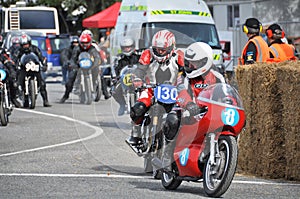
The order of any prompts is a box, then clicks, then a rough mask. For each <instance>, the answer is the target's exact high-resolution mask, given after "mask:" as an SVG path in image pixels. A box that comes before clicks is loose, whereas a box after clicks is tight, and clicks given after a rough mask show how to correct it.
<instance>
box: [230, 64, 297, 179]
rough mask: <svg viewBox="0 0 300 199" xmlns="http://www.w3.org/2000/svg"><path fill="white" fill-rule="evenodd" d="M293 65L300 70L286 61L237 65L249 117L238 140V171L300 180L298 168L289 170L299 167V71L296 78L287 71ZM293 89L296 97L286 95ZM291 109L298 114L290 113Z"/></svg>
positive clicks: (292, 67)
mask: <svg viewBox="0 0 300 199" xmlns="http://www.w3.org/2000/svg"><path fill="white" fill-rule="evenodd" d="M294 65H297V66H298V69H299V63H292V64H291V63H290V62H286V63H276V64H253V65H244V66H238V67H237V69H236V71H235V72H236V78H237V82H238V87H239V93H240V95H241V97H242V99H243V103H244V108H245V112H246V118H247V125H246V130H245V132H242V134H241V135H240V138H239V163H238V169H239V170H241V171H242V172H245V173H247V174H254V175H257V176H263V177H270V178H286V179H298V180H300V178H299V176H297V174H298V173H299V172H297V169H296V168H287V165H289V164H292V165H293V166H294V167H296V166H297V168H299V146H300V144H299V143H298V145H297V140H299V133H296V132H295V130H296V129H298V131H299V123H298V122H297V121H299V119H300V118H299V114H300V110H299V106H298V104H297V103H295V102H300V100H299V96H300V93H299V94H298V92H300V91H299V89H300V82H299V81H300V77H299V76H300V72H299V71H297V72H294V73H296V74H297V75H293V76H294V77H293V78H291V77H290V76H291V74H290V73H291V72H290V71H288V70H287V69H286V68H287V66H290V67H289V68H291V69H290V70H295V68H297V67H295V66H294ZM282 70H283V71H284V72H282ZM281 73H283V74H284V75H281ZM285 79H288V81H287V80H285ZM283 80H284V81H283ZM282 82H284V83H282ZM286 84H288V86H287V85H286ZM285 88H287V89H285ZM291 90H292V91H297V94H296V95H297V97H296V96H295V95H292V96H290V97H288V98H287V97H286V96H285V95H287V94H288V93H287V92H288V91H291ZM289 95H291V94H289ZM291 97H292V99H290V98H291ZM286 101H293V102H289V103H290V104H289V109H290V110H288V109H286V106H287V105H288V103H286ZM292 110H297V113H296V114H291V111H292ZM287 116H289V117H287ZM295 116H296V118H297V119H296V120H295ZM290 120H293V122H292V123H291V121H290ZM291 124H293V125H291ZM287 126H288V127H287ZM290 134H292V135H290ZM288 137H292V138H294V139H293V141H292V140H290V138H288ZM292 142H293V143H292ZM287 145H289V147H287ZM295 150H298V153H297V152H296V151H295ZM292 165H290V166H292ZM296 173H297V174H296ZM298 175H299V174H298Z"/></svg>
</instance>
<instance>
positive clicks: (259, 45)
mask: <svg viewBox="0 0 300 199" xmlns="http://www.w3.org/2000/svg"><path fill="white" fill-rule="evenodd" d="M250 42H253V43H254V44H255V46H256V62H267V60H268V59H270V53H269V47H268V44H267V42H266V41H265V40H264V39H263V38H262V37H261V36H255V37H253V38H251V39H250V40H249V41H248V42H247V43H246V45H245V47H244V49H243V51H242V56H241V57H240V64H241V65H244V64H245V60H244V56H245V55H246V51H247V48H248V45H249V44H250Z"/></svg>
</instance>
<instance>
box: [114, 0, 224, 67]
mask: <svg viewBox="0 0 300 199" xmlns="http://www.w3.org/2000/svg"><path fill="white" fill-rule="evenodd" d="M161 29H168V30H170V31H171V32H173V33H174V34H175V38H176V46H177V48H186V47H187V46H188V45H189V44H190V43H192V42H195V41H203V42H206V43H207V44H209V45H210V46H211V47H212V49H213V50H214V61H215V64H216V65H219V64H222V63H223V57H222V49H221V45H220V42H219V38H218V33H217V30H216V27H215V22H214V20H213V18H212V15H211V13H210V11H209V9H208V7H207V5H206V3H205V2H204V1H201V0H185V1H183V0H123V1H122V4H121V7H120V12H119V16H118V20H117V23H116V26H115V30H114V32H113V33H112V36H111V46H110V47H111V55H112V56H114V55H116V54H117V53H118V52H120V46H119V43H120V41H121V40H122V39H123V38H124V37H126V36H131V37H132V38H134V39H135V43H136V48H137V49H143V48H148V47H149V46H150V45H151V41H152V36H153V35H154V34H155V33H156V32H157V31H158V30H161ZM111 60H113V59H111Z"/></svg>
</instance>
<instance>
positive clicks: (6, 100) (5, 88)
mask: <svg viewBox="0 0 300 199" xmlns="http://www.w3.org/2000/svg"><path fill="white" fill-rule="evenodd" d="M3 90H4V99H5V104H6V108H9V100H8V93H7V86H6V84H4V85H3Z"/></svg>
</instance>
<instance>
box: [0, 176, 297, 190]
mask: <svg viewBox="0 0 300 199" xmlns="http://www.w3.org/2000/svg"><path fill="white" fill-rule="evenodd" d="M0 176H7V177H59V178H128V179H129V178H130V179H150V180H151V179H153V178H152V177H151V176H135V175H117V174H110V173H106V174H53V173H49V174H48V173H0ZM232 183H234V184H254V185H272V186H273V185H277V186H299V187H300V184H295V183H288V182H286V183H284V182H282V183H279V182H262V181H243V180H233V181H232Z"/></svg>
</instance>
